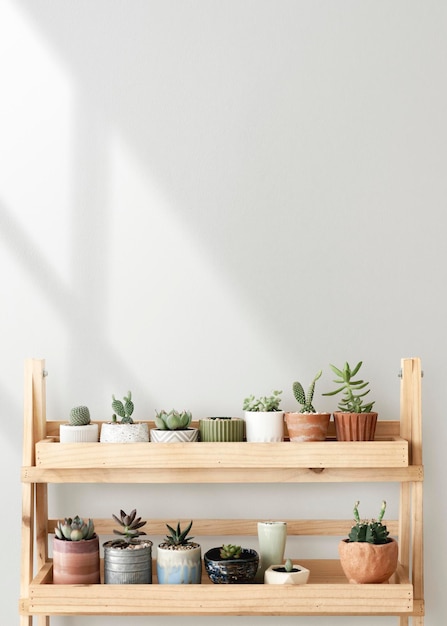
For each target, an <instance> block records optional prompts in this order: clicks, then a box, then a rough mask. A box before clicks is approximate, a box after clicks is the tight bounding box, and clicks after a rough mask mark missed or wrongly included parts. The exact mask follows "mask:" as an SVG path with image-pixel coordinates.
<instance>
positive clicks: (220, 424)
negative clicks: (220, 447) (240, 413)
mask: <svg viewBox="0 0 447 626" xmlns="http://www.w3.org/2000/svg"><path fill="white" fill-rule="evenodd" d="M244 427H245V422H244V420H243V419H241V418H240V417H205V418H203V419H201V420H199V430H200V440H201V441H207V442H208V441H224V442H225V441H243V440H244V430H245V428H244Z"/></svg>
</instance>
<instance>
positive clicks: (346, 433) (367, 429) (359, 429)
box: [334, 411, 377, 441]
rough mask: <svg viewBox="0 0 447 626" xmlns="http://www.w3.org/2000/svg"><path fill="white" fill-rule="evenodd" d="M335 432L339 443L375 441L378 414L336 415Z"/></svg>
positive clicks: (338, 412) (337, 413) (336, 412)
mask: <svg viewBox="0 0 447 626" xmlns="http://www.w3.org/2000/svg"><path fill="white" fill-rule="evenodd" d="M334 422H335V432H336V435H337V439H338V441H373V440H374V435H375V432H376V423H377V413H374V412H371V413H343V412H342V411H335V413H334Z"/></svg>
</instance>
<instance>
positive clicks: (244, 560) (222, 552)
mask: <svg viewBox="0 0 447 626" xmlns="http://www.w3.org/2000/svg"><path fill="white" fill-rule="evenodd" d="M203 561H204V563H205V570H206V573H207V574H208V576H209V578H210V580H211V582H213V583H216V584H232V583H237V584H243V583H251V582H253V581H254V578H255V575H256V572H257V569H258V564H259V555H258V553H257V552H256V551H255V550H251V549H248V548H241V546H235V545H232V544H227V545H223V546H222V547H221V548H211V549H210V550H208V551H207V552H205V555H204V557H203Z"/></svg>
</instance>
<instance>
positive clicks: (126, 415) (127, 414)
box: [112, 391, 134, 424]
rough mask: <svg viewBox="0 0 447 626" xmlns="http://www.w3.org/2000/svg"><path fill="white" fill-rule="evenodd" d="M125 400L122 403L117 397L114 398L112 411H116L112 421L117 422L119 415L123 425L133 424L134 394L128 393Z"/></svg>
mask: <svg viewBox="0 0 447 626" xmlns="http://www.w3.org/2000/svg"><path fill="white" fill-rule="evenodd" d="M123 400H124V402H121V400H117V399H116V398H115V396H112V409H113V410H114V414H113V415H112V421H113V422H116V421H117V420H116V415H119V417H121V424H133V419H132V418H131V415H132V413H133V410H134V404H133V402H132V393H131V392H130V391H128V392H127V396H124V398H123Z"/></svg>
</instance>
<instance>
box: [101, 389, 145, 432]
mask: <svg viewBox="0 0 447 626" xmlns="http://www.w3.org/2000/svg"><path fill="white" fill-rule="evenodd" d="M123 400H124V401H123V402H122V401H121V400H117V399H116V398H115V396H113V395H112V409H113V411H114V412H113V415H112V421H111V422H107V423H104V424H103V425H102V426H101V436H100V439H99V440H100V442H101V443H139V442H144V441H149V429H148V426H147V423H146V422H134V421H133V419H132V414H133V411H134V403H133V402H132V393H131V392H130V391H128V392H127V396H124V399H123ZM117 415H118V416H119V417H121V420H120V421H118V420H117V418H116V416H117Z"/></svg>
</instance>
